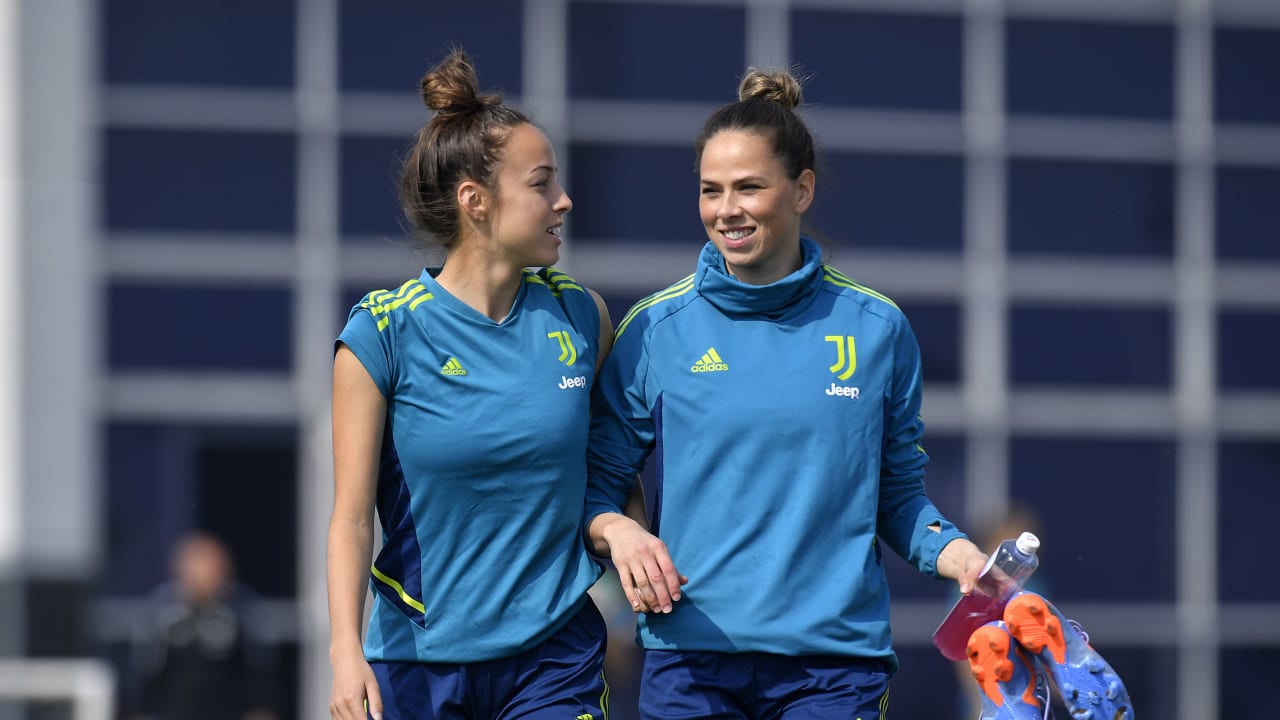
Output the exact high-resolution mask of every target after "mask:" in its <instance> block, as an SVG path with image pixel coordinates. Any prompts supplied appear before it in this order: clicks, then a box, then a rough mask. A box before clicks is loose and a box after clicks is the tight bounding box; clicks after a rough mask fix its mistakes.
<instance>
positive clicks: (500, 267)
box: [328, 51, 612, 720]
mask: <svg viewBox="0 0 1280 720" xmlns="http://www.w3.org/2000/svg"><path fill="white" fill-rule="evenodd" d="M478 87H479V82H478V79H477V77H476V74H475V71H474V70H473V69H472V66H471V63H470V61H469V60H468V59H467V57H466V55H465V54H463V53H462V52H460V51H455V52H453V53H452V54H450V55H449V56H448V57H447V58H446V59H445V60H444V61H443V62H442V63H440V65H438V66H437V67H436V68H434V69H433V70H432V71H430V72H428V73H427V75H426V77H424V78H423V80H422V96H423V100H424V102H425V103H426V105H427V107H428V108H429V109H430V110H431V111H433V115H432V117H431V119H430V120H428V121H427V122H426V123H425V124H424V125H423V126H422V129H421V130H420V131H419V132H418V137H417V141H416V143H415V144H414V146H413V148H412V150H411V151H410V152H409V154H408V156H407V158H406V160H405V163H404V169H403V174H402V177H401V183H400V196H401V201H402V204H403V206H404V211H405V214H406V216H407V217H408V219H409V221H410V223H411V224H412V225H413V227H414V228H415V229H416V230H418V231H419V232H420V233H421V234H422V235H423V236H424V238H427V239H430V240H432V241H434V242H436V243H438V244H439V245H440V246H441V247H442V248H443V249H444V253H445V262H444V265H443V267H432V268H426V269H425V270H423V271H422V272H421V274H419V275H418V277H416V278H413V279H410V280H408V281H406V282H404V283H403V284H401V285H400V286H399V287H398V288H396V289H393V290H375V291H374V292H371V293H368V294H367V295H365V296H364V298H363V299H362V300H361V301H360V302H358V303H357V304H356V305H355V307H353V308H352V309H351V313H350V316H349V318H348V321H347V325H346V327H345V328H344V329H343V331H342V334H341V335H340V336H339V337H338V340H337V346H336V357H335V360H334V372H333V453H334V504H333V515H332V517H331V519H330V524H329V566H328V567H329V615H330V617H329V620H330V643H331V645H330V657H331V661H332V665H333V691H332V696H331V701H330V713H331V715H332V716H333V717H334V718H339V719H340V720H354V719H355V718H365V717H367V716H372V717H373V718H382V717H386V718H388V720H390V719H392V718H400V717H414V718H440V717H457V715H456V714H455V713H456V711H454V710H449V708H456V707H458V705H459V704H463V703H465V704H467V707H469V708H471V710H470V711H469V713H468V715H467V716H468V717H506V716H508V715H513V716H514V715H516V714H519V715H521V716H523V717H531V716H539V717H541V716H544V715H541V714H540V713H548V712H549V713H551V714H553V715H554V716H555V717H578V718H594V719H595V720H603V717H604V698H605V697H606V696H607V689H606V687H605V684H604V680H603V677H602V674H601V672H602V668H603V661H604V642H605V626H604V622H603V620H602V619H601V617H600V614H599V613H598V612H597V611H596V608H595V606H594V605H593V603H592V601H591V600H590V598H589V597H588V596H587V589H588V588H589V587H590V586H591V585H592V584H593V583H594V582H595V580H596V578H597V577H598V576H599V574H600V569H599V567H598V566H597V564H596V563H594V562H592V561H591V559H590V558H589V557H588V556H587V554H586V551H585V549H584V548H583V545H582V540H581V534H580V532H579V523H580V521H581V517H582V506H583V499H584V494H585V490H586V473H585V468H584V462H583V458H584V455H585V452H586V441H587V424H588V411H589V407H588V403H589V397H590V388H591V385H592V383H593V381H594V380H595V375H596V370H597V369H598V367H599V363H600V361H601V360H602V359H603V358H604V356H605V355H606V354H607V353H608V350H609V347H610V345H611V341H612V328H611V325H610V322H609V319H608V314H607V312H606V310H605V308H604V303H603V301H602V300H600V298H599V296H598V295H596V294H595V293H594V292H591V291H590V290H587V289H586V288H584V287H583V286H582V285H580V284H578V282H577V281H576V280H574V279H573V278H571V277H569V276H568V275H566V274H564V273H563V272H560V271H559V270H556V269H555V268H554V267H550V266H551V265H552V264H553V263H555V262H556V261H557V260H558V259H559V256H560V252H559V248H560V243H561V239H560V228H561V226H562V225H563V222H564V215H565V213H568V212H569V210H570V209H571V208H572V207H573V202H572V201H571V200H570V199H569V195H568V194H567V193H566V192H565V190H564V188H563V187H561V186H560V183H559V182H558V180H557V179H556V170H557V163H556V155H555V151H554V149H553V148H552V147H551V143H550V142H549V141H548V140H547V138H546V136H545V135H543V134H542V132H541V131H539V130H538V129H537V128H536V127H534V126H533V125H532V124H531V123H530V122H529V120H528V118H526V117H525V116H524V115H523V114H521V113H520V112H519V111H517V110H515V109H513V108H510V107H508V106H507V105H505V104H503V102H502V99H501V98H500V97H499V96H497V95H482V94H480V93H479V90H478ZM531 267H538V268H542V269H541V270H538V271H536V272H535V271H534V270H530V269H529V268H531ZM375 507H376V510H377V515H378V519H379V521H380V523H381V525H382V529H383V535H382V541H383V542H382V549H381V551H380V552H379V553H378V555H377V557H376V558H373V566H372V569H371V568H370V559H371V556H372V549H373V538H372V527H373V514H374V510H375ZM370 586H371V587H372V588H373V591H374V606H373V609H372V612H371V613H370V617H371V619H370V621H369V625H368V630H367V634H366V635H365V636H364V638H363V640H362V637H361V635H362V632H361V631H362V630H363V629H364V626H363V625H362V621H363V617H364V608H363V605H364V598H365V593H366V591H367V589H368V588H369V587H370ZM530 677H532V678H537V680H536V681H534V682H526V681H525V678H530ZM366 703H367V713H368V715H366Z"/></svg>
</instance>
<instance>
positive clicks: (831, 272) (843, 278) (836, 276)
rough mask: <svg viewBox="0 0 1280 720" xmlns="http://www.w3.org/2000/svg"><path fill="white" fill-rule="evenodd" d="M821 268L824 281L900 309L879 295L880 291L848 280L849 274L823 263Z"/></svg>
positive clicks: (886, 297) (885, 297)
mask: <svg viewBox="0 0 1280 720" xmlns="http://www.w3.org/2000/svg"><path fill="white" fill-rule="evenodd" d="M822 269H823V271H824V273H823V276H822V279H823V280H825V281H826V282H829V283H831V284H832V285H838V286H840V287H846V288H849V289H850V290H856V291H858V292H860V293H862V294H863V295H869V296H871V297H873V298H875V299H877V300H880V301H882V302H885V303H888V304H890V305H892V306H893V307H894V308H897V309H899V310H901V308H898V304H897V303H895V302H894V301H892V300H890V299H889V298H888V296H885V295H881V294H880V293H878V292H876V291H875V290H872V289H871V288H869V287H867V286H865V285H860V284H858V283H857V282H854V281H853V280H850V279H849V276H847V275H845V274H844V273H842V272H840V271H839V270H835V269H833V268H830V267H827V266H826V265H824V266H823V267H822Z"/></svg>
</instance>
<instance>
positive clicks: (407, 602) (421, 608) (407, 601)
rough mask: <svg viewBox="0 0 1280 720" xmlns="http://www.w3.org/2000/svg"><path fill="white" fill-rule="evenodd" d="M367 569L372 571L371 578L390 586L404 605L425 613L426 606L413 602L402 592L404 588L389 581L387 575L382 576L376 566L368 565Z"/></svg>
mask: <svg viewBox="0 0 1280 720" xmlns="http://www.w3.org/2000/svg"><path fill="white" fill-rule="evenodd" d="M369 569H371V570H372V571H373V576H374V577H375V578H377V579H378V580H381V581H382V582H383V583H385V584H386V585H388V586H390V587H391V589H392V590H395V591H396V594H397V595H399V596H400V599H401V600H402V601H404V604H405V605H408V606H409V607H411V608H413V609H414V610H417V611H418V612H420V613H425V612H426V611H427V606H426V605H423V604H422V603H421V602H419V601H417V600H414V599H413V598H412V597H410V596H409V593H407V592H405V591H404V587H402V586H401V585H400V583H398V582H396V581H395V580H393V579H391V578H390V577H388V576H387V575H384V574H383V572H382V571H381V570H379V569H378V567H377V566H376V565H370V566H369Z"/></svg>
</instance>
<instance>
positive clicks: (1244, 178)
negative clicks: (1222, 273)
mask: <svg viewBox="0 0 1280 720" xmlns="http://www.w3.org/2000/svg"><path fill="white" fill-rule="evenodd" d="M1276 77H1280V75H1277V76H1276ZM1278 94H1280V93H1278ZM1215 185H1216V190H1217V203H1216V212H1217V216H1216V217H1215V227H1216V229H1217V239H1216V242H1217V249H1218V257H1220V258H1223V259H1227V260H1280V169H1277V168H1267V167H1219V168H1218V173H1217V182H1216V183H1215Z"/></svg>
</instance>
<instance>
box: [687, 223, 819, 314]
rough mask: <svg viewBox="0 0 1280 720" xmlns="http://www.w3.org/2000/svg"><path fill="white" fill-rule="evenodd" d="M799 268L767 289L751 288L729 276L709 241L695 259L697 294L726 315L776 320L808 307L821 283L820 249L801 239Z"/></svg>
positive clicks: (713, 245)
mask: <svg viewBox="0 0 1280 720" xmlns="http://www.w3.org/2000/svg"><path fill="white" fill-rule="evenodd" d="M800 250H801V253H802V260H801V264H800V268H799V269H798V270H796V271H795V272H793V273H791V274H790V275H787V276H786V277H784V278H782V279H780V280H778V281H776V282H772V283H769V284H768V285H750V284H748V283H744V282H742V281H740V280H738V278H736V277H734V276H732V275H730V274H729V272H728V270H726V269H725V263H724V256H723V255H721V254H720V251H719V250H717V249H716V246H715V244H714V243H712V242H710V241H708V242H707V244H706V245H705V246H703V248H702V253H701V254H700V255H699V256H698V270H697V277H696V278H695V283H696V285H697V288H698V294H699V295H701V296H702V297H704V298H706V300H707V302H709V303H711V304H712V305H714V306H716V307H717V308H719V309H720V310H721V311H722V312H724V313H725V314H728V315H764V316H766V317H768V318H769V319H771V320H778V319H781V318H783V317H785V316H786V315H788V314H789V313H790V312H791V311H793V310H801V309H803V308H804V307H805V306H807V305H808V301H809V300H810V299H812V297H813V295H814V292H815V291H816V290H817V289H818V287H819V285H820V284H821V283H822V249H821V248H820V247H818V243H816V242H814V241H813V240H810V239H809V238H807V237H801V238H800Z"/></svg>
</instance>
